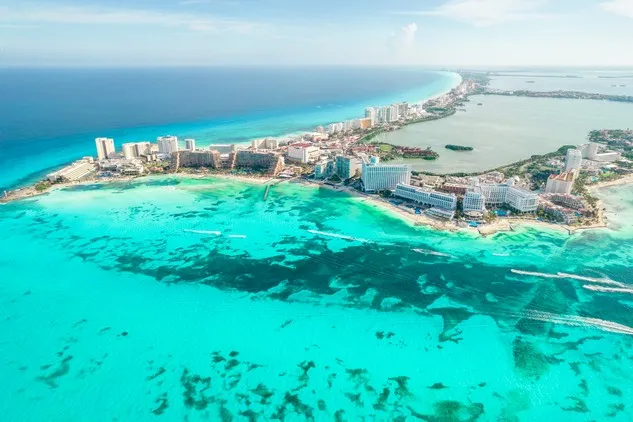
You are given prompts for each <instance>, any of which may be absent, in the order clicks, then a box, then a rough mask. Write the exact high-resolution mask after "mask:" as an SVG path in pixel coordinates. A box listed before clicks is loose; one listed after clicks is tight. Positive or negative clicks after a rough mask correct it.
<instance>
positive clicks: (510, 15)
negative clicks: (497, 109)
mask: <svg viewBox="0 0 633 422" xmlns="http://www.w3.org/2000/svg"><path fill="white" fill-rule="evenodd" d="M546 1H547V0H449V1H447V2H446V3H444V4H442V5H441V6H438V7H436V8H435V9H430V10H421V11H410V12H399V13H398V14H407V15H421V16H442V17H445V18H449V19H453V20H456V21H460V22H466V23H470V24H473V25H475V26H490V25H495V24H500V23H505V22H511V21H518V20H525V19H533V18H543V17H545V16H546V15H544V14H542V13H538V12H539V9H540V8H541V6H542V5H543V4H544V3H545V2H546ZM616 1H618V0H616ZM620 1H627V0H620Z"/></svg>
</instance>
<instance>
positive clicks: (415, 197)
mask: <svg viewBox="0 0 633 422" xmlns="http://www.w3.org/2000/svg"><path fill="white" fill-rule="evenodd" d="M394 195H395V196H397V197H399V198H405V199H409V200H411V201H414V202H417V203H419V204H424V205H430V206H432V207H437V208H443V209H446V210H455V209H456V208H457V196H455V195H454V194H452V193H443V192H437V191H434V190H431V189H425V188H417V187H415V186H411V185H406V184H399V185H398V186H396V190H395V192H394Z"/></svg>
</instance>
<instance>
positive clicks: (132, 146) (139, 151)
mask: <svg viewBox="0 0 633 422" xmlns="http://www.w3.org/2000/svg"><path fill="white" fill-rule="evenodd" d="M121 148H122V150H123V156H124V157H125V159H126V160H132V159H134V158H139V157H140V156H141V155H149V154H151V153H152V145H151V144H150V143H149V142H128V143H125V144H123V145H121Z"/></svg>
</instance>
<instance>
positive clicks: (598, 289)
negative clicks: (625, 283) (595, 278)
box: [582, 284, 633, 294]
mask: <svg viewBox="0 0 633 422" xmlns="http://www.w3.org/2000/svg"><path fill="white" fill-rule="evenodd" d="M582 287H584V288H585V289H587V290H593V291H594V292H607V293H630V294H633V288H631V287H628V288H627V287H602V286H595V285H592V284H585V285H584V286H582Z"/></svg>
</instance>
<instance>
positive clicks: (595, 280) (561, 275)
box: [510, 268, 633, 289]
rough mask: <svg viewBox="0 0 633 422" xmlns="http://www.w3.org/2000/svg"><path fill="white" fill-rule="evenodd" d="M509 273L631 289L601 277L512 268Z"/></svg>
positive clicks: (623, 284)
mask: <svg viewBox="0 0 633 422" xmlns="http://www.w3.org/2000/svg"><path fill="white" fill-rule="evenodd" d="M510 272H512V273H514V274H520V275H528V276H533V277H543V278H567V279H571V280H578V281H584V282H588V283H597V284H607V285H611V286H617V287H620V288H623V289H627V288H633V286H631V285H629V284H626V283H620V282H619V281H614V280H611V279H609V278H606V277H603V278H595V277H585V276H581V275H576V274H568V273H560V272H559V273H556V274H550V273H539V272H534V271H523V270H516V269H514V268H512V269H511V270H510Z"/></svg>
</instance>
